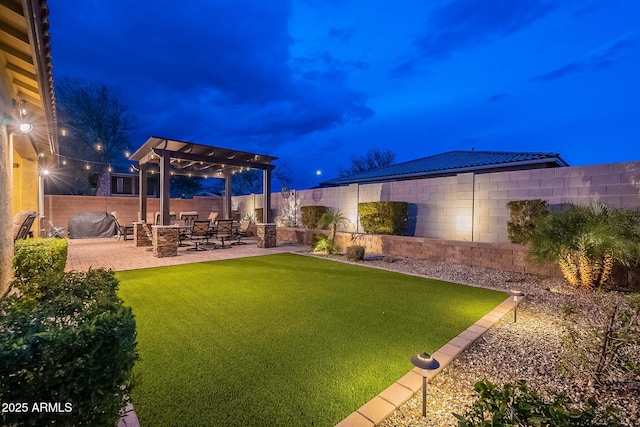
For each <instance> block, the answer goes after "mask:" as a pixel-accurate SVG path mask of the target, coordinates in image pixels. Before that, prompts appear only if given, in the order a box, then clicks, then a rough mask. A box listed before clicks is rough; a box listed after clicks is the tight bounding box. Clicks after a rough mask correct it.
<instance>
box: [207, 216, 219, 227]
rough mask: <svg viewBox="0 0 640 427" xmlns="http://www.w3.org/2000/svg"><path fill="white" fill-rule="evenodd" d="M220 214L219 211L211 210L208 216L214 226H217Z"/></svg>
mask: <svg viewBox="0 0 640 427" xmlns="http://www.w3.org/2000/svg"><path fill="white" fill-rule="evenodd" d="M219 216H220V215H219V214H218V212H211V213H210V214H209V216H208V217H207V218H208V219H209V223H210V224H211V226H212V227H215V226H216V222H217V221H218V217H219Z"/></svg>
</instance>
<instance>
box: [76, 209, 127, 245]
mask: <svg viewBox="0 0 640 427" xmlns="http://www.w3.org/2000/svg"><path fill="white" fill-rule="evenodd" d="M67 230H69V238H70V239H92V238H96V237H111V236H114V235H115V234H116V232H117V228H116V223H115V221H114V220H113V216H112V215H111V214H109V213H107V212H78V213H77V214H75V215H74V216H72V217H71V218H69V224H68V228H67Z"/></svg>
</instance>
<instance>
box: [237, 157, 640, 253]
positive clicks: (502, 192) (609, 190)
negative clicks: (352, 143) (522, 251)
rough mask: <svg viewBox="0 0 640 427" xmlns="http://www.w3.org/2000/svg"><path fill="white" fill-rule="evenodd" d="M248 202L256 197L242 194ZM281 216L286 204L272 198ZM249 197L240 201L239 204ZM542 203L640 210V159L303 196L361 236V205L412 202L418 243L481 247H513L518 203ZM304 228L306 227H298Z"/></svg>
mask: <svg viewBox="0 0 640 427" xmlns="http://www.w3.org/2000/svg"><path fill="white" fill-rule="evenodd" d="M243 197H244V198H247V197H250V196H243ZM272 197H273V198H272V207H273V208H274V217H275V216H278V215H280V213H281V210H280V208H279V206H280V204H278V203H274V202H273V201H274V200H275V201H278V200H280V199H282V196H281V195H280V194H279V193H273V195H272ZM241 199H242V198H238V197H234V200H241ZM524 199H543V200H546V201H547V202H548V203H549V204H550V205H552V207H553V205H562V204H565V203H569V202H572V203H583V204H589V203H591V202H604V203H607V204H609V205H612V206H619V207H624V208H627V209H633V210H639V209H640V161H635V162H624V163H611V164H603V165H593V166H576V167H565V168H549V169H533V170H522V171H509V172H494V173H487V174H473V173H463V174H458V175H455V176H447V177H437V178H427V179H418V180H407V181H395V182H387V183H379V184H363V185H357V184H352V185H350V186H346V187H335V188H321V189H310V190H300V191H297V200H298V204H299V206H307V205H323V206H328V207H330V208H331V209H333V210H337V209H339V210H340V211H341V212H342V213H343V214H344V215H346V216H347V217H348V218H349V220H350V222H349V224H347V225H346V226H344V227H341V228H340V229H339V230H340V231H347V232H362V231H363V230H362V227H361V225H360V224H359V222H358V216H357V204H358V202H367V201H402V202H408V203H409V204H410V211H411V213H412V214H414V218H412V219H411V220H410V228H411V231H412V233H411V234H412V235H413V236H416V237H426V238H437V239H446V240H462V241H474V242H508V238H507V225H506V224H507V221H508V220H509V209H508V208H507V207H506V204H507V202H509V201H511V200H524ZM298 223H299V224H300V221H298Z"/></svg>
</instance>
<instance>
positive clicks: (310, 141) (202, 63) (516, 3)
mask: <svg viewBox="0 0 640 427" xmlns="http://www.w3.org/2000/svg"><path fill="white" fill-rule="evenodd" d="M49 6H50V8H51V15H50V20H51V30H50V31H51V35H52V40H51V44H52V47H53V64H54V78H60V77H62V76H68V77H74V78H82V79H86V80H90V81H97V82H102V83H107V84H109V85H113V86H117V87H119V88H120V89H121V91H122V94H123V97H124V99H125V101H126V102H127V103H128V104H129V106H130V108H131V110H132V111H133V112H134V113H135V114H136V115H137V116H138V119H139V122H140V125H141V129H140V132H139V133H138V134H137V135H136V137H135V140H134V141H133V145H134V147H132V148H136V147H137V146H138V145H140V144H142V143H143V142H144V141H146V139H147V138H148V137H150V136H152V135H155V136H162V137H169V138H174V139H181V140H187V141H193V142H198V143H203V144H210V145H216V146H221V147H228V148H235V149H240V150H246V151H255V152H258V153H264V154H269V155H273V156H277V157H280V158H281V160H280V161H278V163H277V164H283V165H284V167H287V168H289V169H290V170H291V171H292V172H293V175H294V177H295V181H294V185H293V187H294V188H306V187H308V186H311V185H315V184H316V183H318V182H320V181H323V180H327V179H330V178H333V177H334V176H336V175H337V171H338V166H340V165H342V166H349V164H350V159H351V156H352V155H354V154H355V155H360V154H364V153H365V152H366V151H367V149H368V148H370V147H374V146H377V147H380V148H387V149H390V150H392V151H394V152H395V153H396V161H398V162H400V161H406V160H411V159H415V158H419V157H424V156H428V155H432V154H437V153H441V152H444V151H449V150H468V149H471V148H472V147H473V148H475V149H476V150H512V151H553V152H558V153H560V154H561V155H562V156H563V158H564V159H565V160H566V161H568V162H569V163H570V164H571V165H589V164H598V163H609V162H619V161H630V160H640V108H639V107H638V99H640V84H639V83H638V76H640V56H639V54H640V40H639V34H638V28H640V27H639V26H638V17H639V16H640V2H639V1H637V0H565V1H554V0H435V1H425V0H406V1H397V0H396V1H391V0H373V1H371V0H294V1H279V0H267V1H258V0H220V1H218V0H215V1H209V0H207V1H184V2H178V3H176V2H173V1H172V2H168V1H165V0H156V1H153V2H151V1H125V0H110V1H87V0H64V1H49ZM316 171H322V175H320V176H319V175H317V174H316Z"/></svg>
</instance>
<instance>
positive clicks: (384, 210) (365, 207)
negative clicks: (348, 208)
mask: <svg viewBox="0 0 640 427" xmlns="http://www.w3.org/2000/svg"><path fill="white" fill-rule="evenodd" d="M358 214H359V215H360V223H361V224H362V228H363V229H364V231H365V232H366V233H370V234H393V235H402V233H403V232H404V226H405V223H406V222H407V219H408V217H409V203H407V202H366V203H358Z"/></svg>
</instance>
